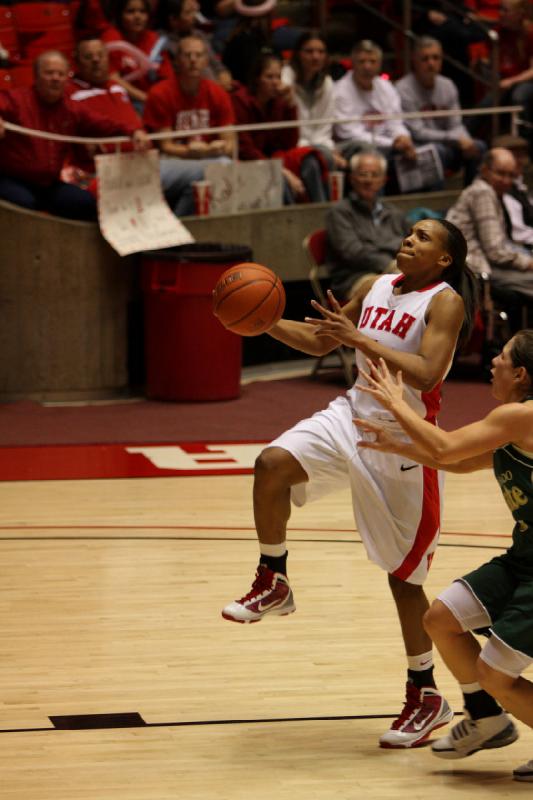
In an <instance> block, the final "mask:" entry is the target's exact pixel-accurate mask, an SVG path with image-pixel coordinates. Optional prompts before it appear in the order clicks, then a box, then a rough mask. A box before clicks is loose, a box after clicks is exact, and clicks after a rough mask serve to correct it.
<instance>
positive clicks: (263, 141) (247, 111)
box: [231, 86, 300, 161]
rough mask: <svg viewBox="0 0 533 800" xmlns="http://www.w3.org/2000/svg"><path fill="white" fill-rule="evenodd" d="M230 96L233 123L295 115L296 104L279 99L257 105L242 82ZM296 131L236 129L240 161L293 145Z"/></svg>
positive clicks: (260, 156)
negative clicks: (233, 117) (248, 130)
mask: <svg viewBox="0 0 533 800" xmlns="http://www.w3.org/2000/svg"><path fill="white" fill-rule="evenodd" d="M231 99H232V101H233V108H234V110H235V119H236V124H237V125H248V124H249V125H254V124H256V123H260V122H282V121H284V120H294V119H297V111H296V107H294V106H289V105H287V103H285V102H284V101H283V100H281V99H277V100H272V101H271V102H270V103H268V105H267V107H266V109H263V108H261V106H259V105H258V103H257V101H256V99H255V97H254V96H253V95H251V94H250V92H249V91H248V89H247V88H246V87H245V86H241V87H239V89H237V91H236V92H234V93H233V94H232V96H231ZM299 135H300V134H299V131H298V128H285V129H283V128H281V129H278V130H270V131H267V130H265V131H250V132H244V133H239V158H240V159H242V160H243V161H253V160H257V159H265V158H271V157H272V155H273V154H274V153H277V152H279V151H280V150H290V149H291V148H293V147H296V146H297V144H298V138H299Z"/></svg>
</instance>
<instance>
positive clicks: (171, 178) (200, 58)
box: [144, 35, 235, 216]
mask: <svg viewBox="0 0 533 800" xmlns="http://www.w3.org/2000/svg"><path fill="white" fill-rule="evenodd" d="M207 62H208V56H207V50H206V46H205V43H204V41H203V40H202V39H201V38H200V37H198V36H194V35H193V36H187V37H184V38H183V39H181V41H180V43H179V46H178V50H177V53H176V69H177V74H176V76H175V77H174V76H173V77H172V78H169V79H168V80H165V81H161V82H160V83H157V84H156V85H155V86H153V87H152V88H151V89H150V91H149V92H148V98H147V100H146V105H145V107H144V123H145V125H146V128H147V129H148V130H150V131H154V132H165V131H168V132H170V131H175V130H176V131H178V130H188V131H191V135H190V136H187V137H183V138H178V139H173V138H171V137H169V138H168V139H160V140H159V146H160V149H161V153H162V156H163V157H162V159H161V181H162V184H163V190H164V192H165V196H166V197H167V200H168V202H169V204H170V205H171V207H172V208H173V209H174V212H175V213H176V214H177V215H178V216H184V215H187V214H190V213H194V205H193V198H192V189H191V182H192V181H198V180H203V178H204V167H205V165H206V164H207V163H209V162H210V161H219V162H220V161H229V160H230V159H231V157H232V156H233V153H234V147H235V135H234V133H233V132H229V131H228V132H226V131H222V132H217V133H214V134H195V133H194V131H195V129H201V128H216V127H222V126H225V125H233V123H234V115H233V107H232V104H231V101H230V98H229V95H228V93H227V92H226V91H225V89H223V88H222V87H221V86H220V85H219V84H218V83H215V82H214V81H211V80H209V79H208V78H204V77H202V76H203V73H204V71H205V69H206V68H207Z"/></svg>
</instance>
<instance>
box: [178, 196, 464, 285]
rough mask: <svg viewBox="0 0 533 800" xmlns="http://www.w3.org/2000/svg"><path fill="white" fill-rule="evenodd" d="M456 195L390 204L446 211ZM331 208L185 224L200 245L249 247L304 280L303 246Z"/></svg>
mask: <svg viewBox="0 0 533 800" xmlns="http://www.w3.org/2000/svg"><path fill="white" fill-rule="evenodd" d="M457 195H458V192H457V191H446V192H435V193H433V194H432V195H428V194H425V195H424V194H422V195H419V194H412V195H405V196H403V197H396V198H390V201H391V202H393V203H394V204H395V205H397V206H398V207H399V208H402V209H404V210H405V211H406V212H407V211H409V210H410V209H412V208H416V207H419V206H424V207H428V206H429V207H430V208H432V209H434V210H441V211H444V210H446V209H447V208H449V206H450V205H452V203H453V202H454V200H455V198H456V197H457ZM328 208H330V204H329V203H324V204H321V203H316V204H312V205H294V206H287V207H285V208H280V209H272V210H270V211H250V212H249V213H248V214H245V215H243V214H232V215H228V216H223V217H222V216H220V217H217V216H211V217H190V218H187V219H184V220H183V222H184V224H185V226H186V227H187V228H188V229H189V230H190V232H191V233H192V235H193V236H194V237H195V239H197V240H198V241H210V242H221V243H223V244H246V245H249V246H250V247H251V248H252V252H253V258H254V261H256V262H258V263H259V264H264V265H265V266H267V267H270V268H271V269H273V270H274V272H276V273H277V274H278V275H279V276H280V278H281V279H282V280H284V281H288V280H289V281H294V280H305V279H306V278H307V277H308V275H309V266H308V263H307V260H306V257H305V254H304V252H303V249H302V242H303V240H304V238H305V237H306V236H307V235H308V234H309V233H311V232H312V231H314V230H316V229H317V228H323V227H324V218H325V214H326V211H327V210H328Z"/></svg>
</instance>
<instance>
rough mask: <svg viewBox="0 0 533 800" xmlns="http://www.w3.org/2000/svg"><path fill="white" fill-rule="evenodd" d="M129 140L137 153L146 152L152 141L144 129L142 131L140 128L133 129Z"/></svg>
mask: <svg viewBox="0 0 533 800" xmlns="http://www.w3.org/2000/svg"><path fill="white" fill-rule="evenodd" d="M131 141H132V142H133V149H134V150H135V151H136V152H137V153H146V151H147V150H149V149H150V148H151V146H152V141H151V139H150V137H149V136H148V134H147V133H146V131H143V130H142V128H140V129H139V130H138V131H135V133H134V134H133V136H132V137H131Z"/></svg>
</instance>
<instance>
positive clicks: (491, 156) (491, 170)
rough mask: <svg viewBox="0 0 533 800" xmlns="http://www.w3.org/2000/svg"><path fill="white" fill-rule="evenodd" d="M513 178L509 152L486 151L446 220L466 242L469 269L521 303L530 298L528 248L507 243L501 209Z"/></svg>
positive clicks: (532, 263)
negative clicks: (473, 176) (483, 275)
mask: <svg viewBox="0 0 533 800" xmlns="http://www.w3.org/2000/svg"><path fill="white" fill-rule="evenodd" d="M516 176H517V164H516V160H515V157H514V156H513V154H512V153H511V151H510V150H506V149H505V148H503V147H495V148H493V149H492V150H489V151H488V153H487V154H486V155H485V157H484V158H483V161H482V164H481V169H480V173H479V177H478V178H476V180H475V181H474V182H473V183H472V184H471V185H470V186H468V187H467V188H466V189H464V190H463V191H462V192H461V194H460V195H459V198H458V200H457V202H456V203H455V205H453V206H452V207H451V208H450V210H449V211H448V214H447V216H446V218H447V219H448V220H449V221H450V222H453V223H454V224H455V225H457V227H458V228H460V229H461V231H462V232H463V234H464V236H465V238H466V240H467V243H468V263H469V265H470V267H471V269H473V270H474V272H478V273H482V272H485V273H488V274H489V275H490V279H491V285H492V287H493V289H494V290H496V292H500V293H502V295H505V294H508V295H509V296H510V297H512V296H513V294H514V295H515V296H516V299H517V300H518V302H524V301H525V300H526V298H531V297H533V257H532V255H531V249H530V248H527V247H525V246H523V245H519V244H516V243H515V242H513V241H512V240H511V238H510V235H509V232H508V230H507V224H506V216H505V211H504V206H503V197H504V195H505V194H506V193H509V192H510V191H511V189H512V187H513V182H514V180H515V177H516ZM506 310H507V308H506ZM511 311H512V307H511ZM511 324H512V314H511Z"/></svg>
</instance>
